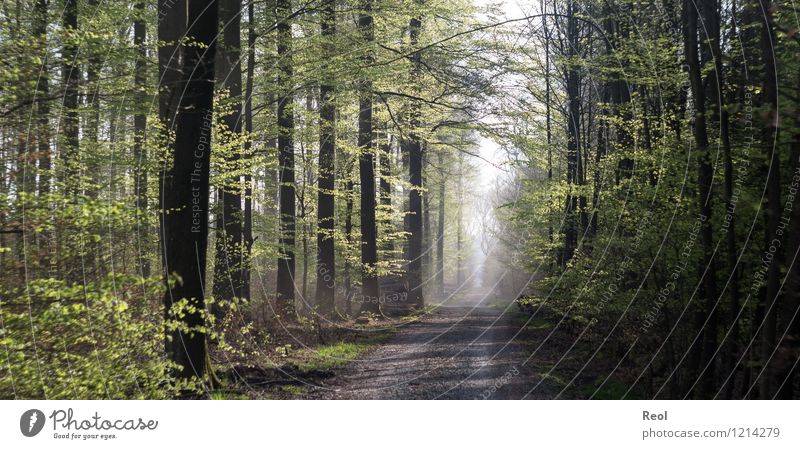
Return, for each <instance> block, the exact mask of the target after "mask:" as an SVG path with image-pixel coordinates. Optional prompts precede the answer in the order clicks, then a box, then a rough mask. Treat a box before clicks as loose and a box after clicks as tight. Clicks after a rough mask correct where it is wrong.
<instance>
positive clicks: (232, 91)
mask: <svg viewBox="0 0 800 449" xmlns="http://www.w3.org/2000/svg"><path fill="white" fill-rule="evenodd" d="M218 1H219V16H220V17H219V18H220V24H221V25H222V27H223V30H222V32H221V34H222V49H221V51H220V52H219V54H218V58H217V59H218V62H219V63H220V65H221V66H222V67H221V70H219V71H218V72H219V74H220V76H221V77H222V79H221V80H219V81H218V84H220V85H221V87H222V89H223V90H225V91H227V93H228V103H229V105H228V107H229V108H230V113H229V114H227V115H225V116H224V117H221V120H220V121H221V124H222V125H223V128H224V129H225V130H226V131H227V132H228V133H229V134H227V136H228V137H229V138H230V139H233V140H235V141H236V145H235V146H229V147H228V149H227V151H226V152H225V155H224V156H225V157H224V168H223V170H233V171H238V170H239V163H240V161H241V143H240V140H241V134H242V63H241V57H240V56H241V21H242V15H241V12H242V0H218ZM241 189H242V182H241V178H240V177H239V176H233V177H232V178H231V179H227V178H225V179H223V181H222V183H221V185H219V186H217V198H218V201H219V203H220V204H218V205H217V206H218V207H217V217H216V234H217V238H216V253H215V261H214V286H213V290H212V291H213V292H214V300H215V301H216V303H215V304H216V307H214V308H212V310H213V311H214V312H215V313H216V314H219V313H221V310H220V305H221V303H229V302H231V301H233V299H234V298H241V297H242V286H243V283H244V281H243V279H242V275H243V273H242V196H241Z"/></svg>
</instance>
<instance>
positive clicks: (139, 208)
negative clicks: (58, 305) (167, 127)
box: [133, 1, 150, 277]
mask: <svg viewBox="0 0 800 449" xmlns="http://www.w3.org/2000/svg"><path fill="white" fill-rule="evenodd" d="M134 8H135V12H136V19H135V20H134V22H133V45H134V46H135V47H136V51H137V56H138V57H137V58H136V63H135V66H134V71H135V72H136V73H135V75H134V88H133V90H134V97H135V98H136V112H135V113H134V115H133V158H134V160H135V163H136V166H135V167H134V172H135V180H134V192H135V194H136V212H137V220H136V239H137V243H138V246H139V248H138V259H139V267H140V270H141V272H142V276H143V277H149V276H150V263H149V262H148V259H147V253H148V249H149V245H147V244H146V242H147V241H148V237H147V229H146V228H147V151H146V149H145V147H144V142H145V133H146V130H147V113H146V111H145V110H144V109H143V105H144V104H146V98H147V46H146V43H145V41H146V39H147V27H146V24H145V22H144V12H145V2H144V1H138V2H136V4H135V5H134Z"/></svg>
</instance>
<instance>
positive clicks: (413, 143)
mask: <svg viewBox="0 0 800 449" xmlns="http://www.w3.org/2000/svg"><path fill="white" fill-rule="evenodd" d="M421 27H422V20H421V19H420V18H419V17H414V18H412V19H411V21H410V22H409V29H410V37H411V46H412V48H415V47H417V45H418V43H419V33H420V28H421ZM421 60H422V54H421V53H420V51H419V49H416V48H415V50H414V53H413V54H412V56H411V61H412V68H411V71H412V72H411V80H412V82H419V79H420V68H421ZM410 114H411V123H410V125H411V129H410V131H409V135H408V139H409V142H408V144H407V146H408V167H409V181H410V184H411V190H410V191H409V194H408V209H409V211H408V212H409V215H408V232H409V236H408V290H409V302H410V304H412V305H414V306H416V307H422V306H423V305H424V303H425V301H424V296H423V292H422V160H423V154H422V142H421V139H420V136H419V128H420V125H421V123H420V119H421V112H420V104H419V102H418V101H416V100H412V104H411V113H410Z"/></svg>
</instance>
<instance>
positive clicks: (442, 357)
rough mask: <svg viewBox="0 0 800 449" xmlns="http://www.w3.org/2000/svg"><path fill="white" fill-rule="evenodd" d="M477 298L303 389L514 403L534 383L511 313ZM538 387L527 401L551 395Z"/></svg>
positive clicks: (335, 395) (323, 394)
mask: <svg viewBox="0 0 800 449" xmlns="http://www.w3.org/2000/svg"><path fill="white" fill-rule="evenodd" d="M482 303H484V298H483V296H482V295H481V294H480V293H473V294H470V295H462V297H461V298H460V300H459V302H458V304H457V305H456V304H454V305H442V306H441V307H440V308H439V309H438V310H437V311H436V312H434V313H432V314H430V315H428V316H425V317H423V318H422V319H420V320H419V321H417V322H415V323H411V324H408V325H405V326H402V327H401V328H400V329H398V331H397V332H396V333H395V334H394V335H393V336H392V338H391V339H389V340H388V341H387V342H386V343H384V344H382V345H380V347H378V348H377V349H376V350H374V351H372V352H371V353H369V354H368V355H366V356H365V357H364V358H363V359H361V360H357V361H354V362H352V363H350V364H349V365H348V366H347V367H346V368H344V369H343V370H342V371H341V372H340V373H338V374H337V375H336V376H335V377H334V378H332V379H330V380H328V381H327V382H326V383H325V384H324V385H321V386H320V387H317V388H315V389H313V390H312V391H310V392H309V393H310V397H313V398H321V399H521V398H522V397H523V396H525V394H526V393H527V392H528V391H530V390H531V389H532V388H533V387H534V386H535V385H536V384H537V383H539V381H540V380H541V377H539V375H538V373H537V372H536V370H535V368H534V367H533V366H532V365H533V364H534V362H533V361H532V362H529V363H528V364H524V362H525V360H526V358H527V356H528V354H529V353H530V351H529V350H526V348H525V347H524V345H523V344H522V343H520V342H519V341H518V339H517V338H515V334H516V333H517V331H518V329H519V326H516V325H514V324H513V319H512V317H513V315H514V314H515V313H516V312H515V311H509V312H506V313H503V309H504V308H505V307H504V305H502V304H501V305H499V306H498V305H495V306H493V307H489V306H485V305H482ZM557 393H558V388H557V387H555V386H554V385H552V384H550V383H549V382H547V381H545V382H542V383H541V384H540V385H538V387H537V388H536V389H535V390H534V391H533V392H532V393H531V394H530V395H528V396H527V398H528V399H544V398H551V397H553V396H555V395H556V394H557Z"/></svg>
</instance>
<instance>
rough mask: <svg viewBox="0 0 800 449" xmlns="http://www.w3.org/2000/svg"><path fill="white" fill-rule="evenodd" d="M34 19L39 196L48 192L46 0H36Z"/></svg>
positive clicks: (48, 86) (48, 85)
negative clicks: (38, 47) (37, 63)
mask: <svg viewBox="0 0 800 449" xmlns="http://www.w3.org/2000/svg"><path fill="white" fill-rule="evenodd" d="M34 8H35V9H34V13H35V21H34V30H33V32H34V34H35V35H36V37H37V38H38V39H39V41H40V43H41V52H42V66H41V70H40V71H39V79H38V82H37V83H36V95H37V97H38V101H37V102H36V116H37V120H38V125H39V129H38V131H37V135H38V138H37V141H38V148H37V152H38V153H39V154H38V160H39V183H38V193H39V195H40V196H42V195H46V194H48V193H50V157H51V156H50V100H49V99H48V98H47V97H48V96H49V95H50V84H49V83H50V74H49V71H48V69H47V65H48V60H47V55H48V48H47V24H48V23H49V21H48V15H47V0H36V4H35V5H34Z"/></svg>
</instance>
